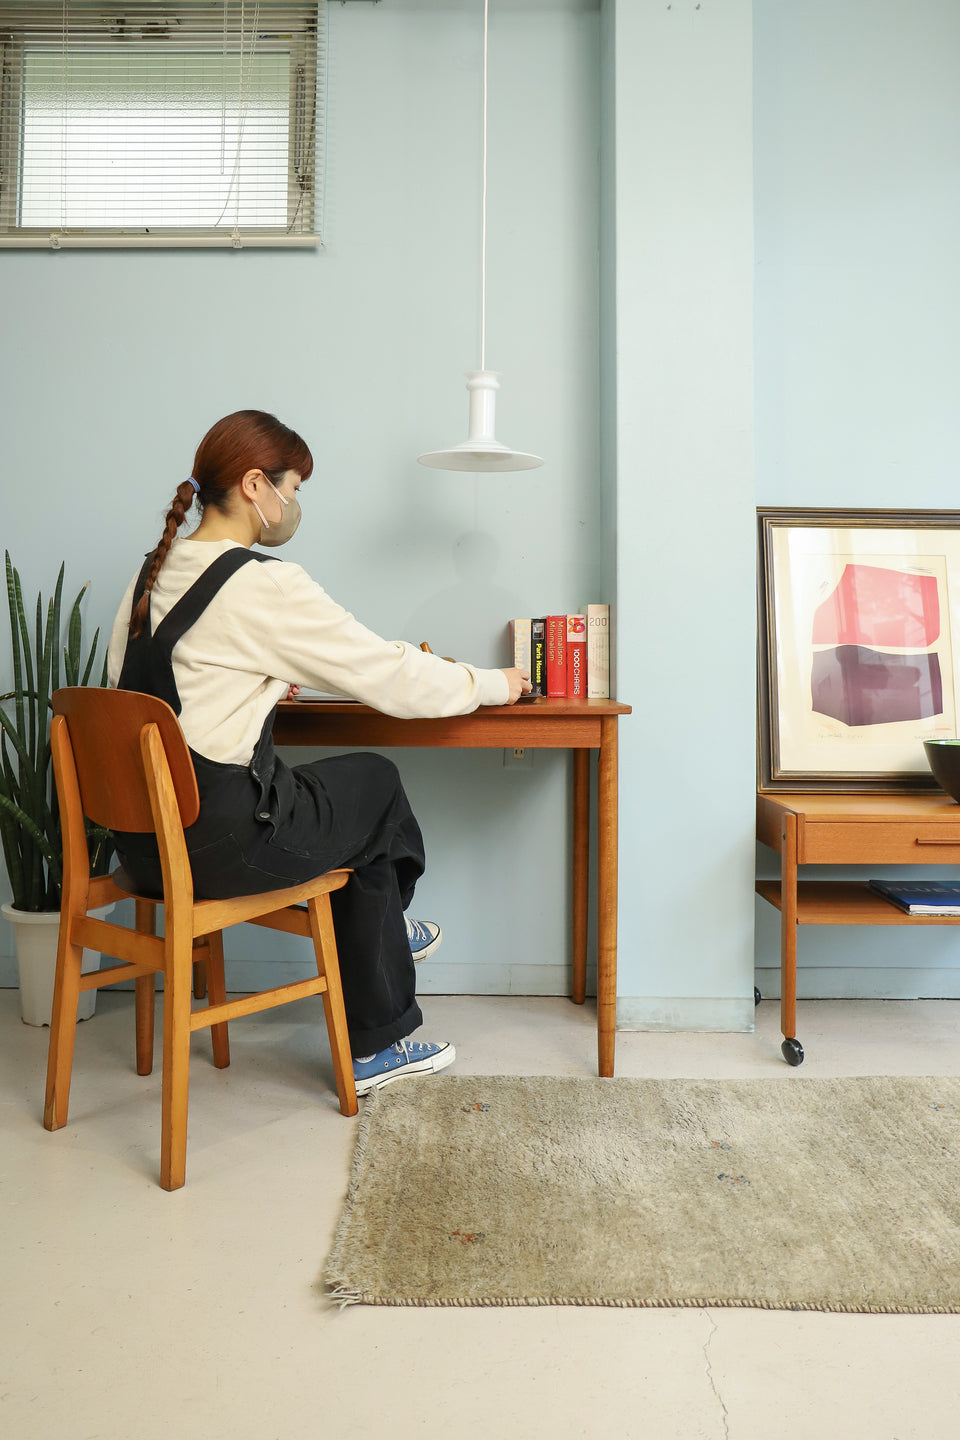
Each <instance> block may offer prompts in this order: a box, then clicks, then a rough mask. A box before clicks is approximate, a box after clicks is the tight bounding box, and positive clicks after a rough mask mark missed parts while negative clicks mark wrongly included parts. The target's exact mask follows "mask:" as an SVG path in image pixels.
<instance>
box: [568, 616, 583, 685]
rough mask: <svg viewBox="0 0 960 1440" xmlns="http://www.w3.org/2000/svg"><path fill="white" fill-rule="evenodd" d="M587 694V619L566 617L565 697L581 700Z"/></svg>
mask: <svg viewBox="0 0 960 1440" xmlns="http://www.w3.org/2000/svg"><path fill="white" fill-rule="evenodd" d="M586 693H587V617H586V615H568V616H567V697H568V699H571V700H582V699H583V697H584V696H585V695H586Z"/></svg>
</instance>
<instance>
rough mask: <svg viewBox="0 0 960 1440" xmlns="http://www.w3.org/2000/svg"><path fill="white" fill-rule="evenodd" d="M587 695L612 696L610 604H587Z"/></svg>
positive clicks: (597, 696)
mask: <svg viewBox="0 0 960 1440" xmlns="http://www.w3.org/2000/svg"><path fill="white" fill-rule="evenodd" d="M587 697H588V699H590V700H609V698H610V606H609V605H588V606H587Z"/></svg>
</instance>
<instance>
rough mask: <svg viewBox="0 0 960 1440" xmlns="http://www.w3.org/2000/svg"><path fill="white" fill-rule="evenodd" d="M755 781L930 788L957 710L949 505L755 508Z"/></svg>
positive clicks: (955, 586)
mask: <svg viewBox="0 0 960 1440" xmlns="http://www.w3.org/2000/svg"><path fill="white" fill-rule="evenodd" d="M757 519H758V530H759V562H760V563H759V586H758V588H759V610H760V645H759V702H760V703H759V730H760V734H759V742H760V743H759V762H760V775H759V784H760V788H761V789H764V790H837V791H849V790H878V791H884V790H888V791H889V790H918V789H925V788H929V787H932V786H934V785H935V783H936V782H935V781H934V779H933V776H932V775H931V773H930V769H929V766H928V765H927V761H926V756H925V754H924V749H923V741H924V740H926V739H933V738H935V737H943V736H955V735H956V734H957V724H958V717H960V656H955V650H954V638H955V637H956V639H957V640H960V512H954V511H944V510H912V511H907V510H779V509H778V510H767V509H761V510H758V511H757Z"/></svg>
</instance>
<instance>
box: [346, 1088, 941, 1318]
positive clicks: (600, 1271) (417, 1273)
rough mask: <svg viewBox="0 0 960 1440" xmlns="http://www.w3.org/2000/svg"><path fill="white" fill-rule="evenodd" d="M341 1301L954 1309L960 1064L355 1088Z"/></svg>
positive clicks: (902, 1310) (916, 1311) (904, 1311)
mask: <svg viewBox="0 0 960 1440" xmlns="http://www.w3.org/2000/svg"><path fill="white" fill-rule="evenodd" d="M324 1281H325V1284H326V1287H327V1290H328V1293H330V1294H331V1295H332V1296H333V1298H334V1299H335V1300H338V1301H339V1302H340V1303H341V1304H345V1305H349V1304H368V1305H619V1306H627V1305H630V1306H633V1305H642V1306H714V1305H723V1306H726V1305H737V1306H756V1307H760V1308H763V1309H771V1310H840V1311H861V1312H868V1313H873V1312H893V1313H898V1314H927V1313H941V1312H943V1313H957V1312H958V1311H960V1080H958V1079H915V1078H905V1077H893V1078H891V1077H871V1078H865V1079H849V1080H804V1079H800V1078H799V1077H796V1076H786V1077H784V1078H782V1079H776V1080H715V1081H711V1080H628V1079H625V1080H600V1079H576V1078H566V1077H561V1078H553V1077H533V1078H523V1077H514V1076H509V1077H502V1076H475V1077H474V1076H444V1075H441V1076H436V1077H430V1078H424V1079H422V1080H409V1081H405V1082H403V1083H402V1084H399V1085H397V1086H395V1087H393V1088H391V1089H387V1090H385V1091H383V1092H381V1093H380V1094H375V1095H373V1096H371V1097H370V1098H369V1099H368V1100H367V1101H366V1102H365V1104H364V1112H363V1117H362V1120H361V1122H360V1129H359V1135H358V1139H357V1147H356V1154H355V1156H354V1161H353V1172H352V1175H351V1179H350V1186H349V1192H348V1195H347V1199H346V1203H345V1206H344V1210H343V1214H342V1216H341V1218H340V1222H339V1225H338V1228H337V1232H336V1237H335V1240H334V1244H333V1249H332V1251H331V1253H330V1255H329V1257H328V1260H327V1264H326V1267H325V1271H324Z"/></svg>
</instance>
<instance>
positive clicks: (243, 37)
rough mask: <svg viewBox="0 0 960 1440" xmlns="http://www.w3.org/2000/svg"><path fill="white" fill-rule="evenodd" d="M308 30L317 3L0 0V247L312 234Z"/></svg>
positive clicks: (275, 240) (316, 100) (315, 233)
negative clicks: (8, 0) (0, 67)
mask: <svg viewBox="0 0 960 1440" xmlns="http://www.w3.org/2000/svg"><path fill="white" fill-rule="evenodd" d="M324 42H325V4H324V0H131V3H129V4H124V3H123V0H10V3H7V0H0V66H2V69H0V246H11V245H50V246H53V248H55V249H56V248H60V247H61V246H68V245H98V244H113V245H117V244H122V245H217V244H220V245H231V244H232V245H236V246H242V245H283V244H297V245H316V244H317V243H319V240H320V238H321V237H320V234H319V230H320V219H321V216H320V213H319V212H320V206H319V205H318V203H317V201H318V197H317V189H318V187H317V181H316V177H317V173H318V163H319V160H320V145H319V144H318V141H320V140H322V124H321V125H318V116H319V117H320V118H321V119H322V115H323V104H322V80H323V72H324V65H323V61H324V57H325V43H324ZM320 173H321V174H322V169H321V171H320Z"/></svg>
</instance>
